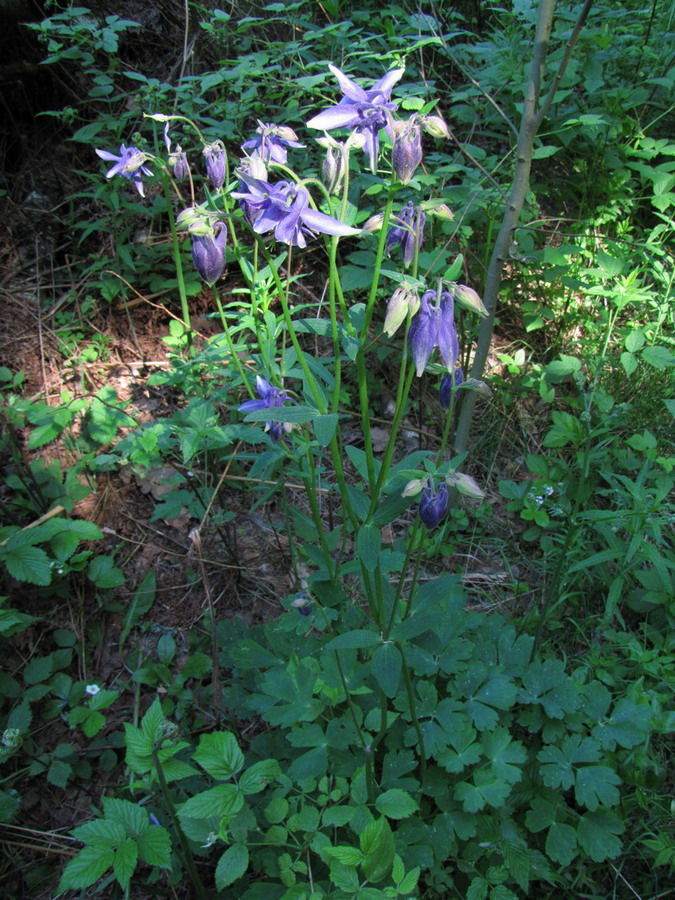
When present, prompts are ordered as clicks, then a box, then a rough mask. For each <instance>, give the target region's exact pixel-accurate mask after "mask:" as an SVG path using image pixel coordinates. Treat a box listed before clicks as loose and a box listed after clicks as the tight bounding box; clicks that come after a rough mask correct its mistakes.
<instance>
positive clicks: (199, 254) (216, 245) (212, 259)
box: [192, 222, 227, 284]
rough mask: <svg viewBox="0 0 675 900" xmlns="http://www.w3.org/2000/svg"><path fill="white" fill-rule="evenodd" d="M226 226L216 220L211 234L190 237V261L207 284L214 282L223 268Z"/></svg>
mask: <svg viewBox="0 0 675 900" xmlns="http://www.w3.org/2000/svg"><path fill="white" fill-rule="evenodd" d="M226 241H227V228H226V225H225V223H224V222H217V223H216V225H215V226H214V228H213V231H212V233H211V234H205V235H195V236H194V237H193V238H192V262H193V263H194V267H195V269H196V270H197V271H198V272H199V274H200V276H201V277H202V278H203V279H204V281H206V282H207V284H214V283H215V282H216V281H217V280H218V279H219V278H220V276H221V275H222V274H223V269H224V268H225V242H226Z"/></svg>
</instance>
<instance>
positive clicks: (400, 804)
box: [375, 788, 419, 819]
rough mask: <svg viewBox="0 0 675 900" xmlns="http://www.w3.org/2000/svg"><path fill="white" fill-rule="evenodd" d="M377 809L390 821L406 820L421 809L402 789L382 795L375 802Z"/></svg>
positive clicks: (392, 790)
mask: <svg viewBox="0 0 675 900" xmlns="http://www.w3.org/2000/svg"><path fill="white" fill-rule="evenodd" d="M375 807H376V809H377V810H378V812H381V813H382V815H384V816H387V817H388V818H389V819H405V818H407V817H408V816H411V815H412V814H413V813H414V812H416V810H417V809H419V807H418V805H417V802H416V801H415V800H414V799H413V798H412V797H411V796H410V794H409V793H408V792H407V791H402V790H401V789H400V788H391V790H388V791H385V792H384V793H383V794H380V796H379V797H377V799H376V800H375Z"/></svg>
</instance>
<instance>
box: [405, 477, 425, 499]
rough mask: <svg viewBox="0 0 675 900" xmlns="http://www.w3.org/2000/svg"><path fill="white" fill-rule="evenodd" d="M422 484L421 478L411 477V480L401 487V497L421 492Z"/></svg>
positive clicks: (412, 495)
mask: <svg viewBox="0 0 675 900" xmlns="http://www.w3.org/2000/svg"><path fill="white" fill-rule="evenodd" d="M424 484H425V482H424V481H422V479H421V478H413V480H412V481H409V482H408V483H407V484H406V486H405V487H404V488H403V493H402V494H401V497H416V496H417V495H418V494H419V493H421V491H422V488H423V487H424Z"/></svg>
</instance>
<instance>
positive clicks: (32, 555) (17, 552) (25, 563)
mask: <svg viewBox="0 0 675 900" xmlns="http://www.w3.org/2000/svg"><path fill="white" fill-rule="evenodd" d="M0 559H2V561H3V562H4V564H5V565H6V566H7V571H8V572H9V574H10V575H11V576H12V578H16V580H17V581H25V582H26V583H27V584H37V585H40V586H41V587H45V586H46V585H48V584H49V583H50V582H51V580H52V570H51V567H50V560H49V557H48V556H47V554H46V553H45V551H44V550H43V549H42V548H41V547H31V546H29V545H22V546H18V547H9V546H8V547H4V548H0Z"/></svg>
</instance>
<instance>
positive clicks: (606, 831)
mask: <svg viewBox="0 0 675 900" xmlns="http://www.w3.org/2000/svg"><path fill="white" fill-rule="evenodd" d="M623 830H624V825H623V822H622V821H621V820H620V819H619V818H618V817H617V816H615V815H614V813H612V812H610V811H609V810H606V809H599V810H597V811H596V812H587V813H584V815H583V816H582V817H581V821H580V822H579V825H578V826H577V839H578V841H579V844H580V846H581V847H582V848H583V849H584V850H585V851H586V853H588V855H589V856H590V857H591V859H592V860H594V861H595V862H604V860H606V859H615V858H616V857H617V856H618V855H619V853H620V852H621V841H620V839H619V838H618V836H617V835H619V834H622V833H623Z"/></svg>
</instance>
